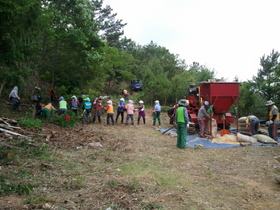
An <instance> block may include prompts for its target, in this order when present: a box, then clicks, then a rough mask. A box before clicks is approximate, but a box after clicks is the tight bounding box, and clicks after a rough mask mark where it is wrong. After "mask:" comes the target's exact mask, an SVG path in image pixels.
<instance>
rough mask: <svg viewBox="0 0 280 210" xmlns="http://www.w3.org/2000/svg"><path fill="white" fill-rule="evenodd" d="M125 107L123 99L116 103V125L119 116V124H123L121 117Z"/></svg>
mask: <svg viewBox="0 0 280 210" xmlns="http://www.w3.org/2000/svg"><path fill="white" fill-rule="evenodd" d="M125 106H126V103H125V102H124V98H121V99H120V102H119V103H118V109H117V116H116V123H117V122H118V118H119V116H120V115H121V123H123V116H124V111H125Z"/></svg>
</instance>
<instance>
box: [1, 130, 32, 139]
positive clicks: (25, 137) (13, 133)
mask: <svg viewBox="0 0 280 210" xmlns="http://www.w3.org/2000/svg"><path fill="white" fill-rule="evenodd" d="M0 131H3V132H7V133H9V134H12V135H15V136H19V137H22V138H24V139H27V140H29V141H31V140H32V139H31V138H30V137H28V136H24V135H21V134H19V133H15V132H12V131H9V130H5V129H3V128H0Z"/></svg>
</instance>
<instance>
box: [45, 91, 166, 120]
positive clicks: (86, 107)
mask: <svg viewBox="0 0 280 210" xmlns="http://www.w3.org/2000/svg"><path fill="white" fill-rule="evenodd" d="M58 101H59V109H58V110H57V109H55V108H54V106H53V105H52V103H49V104H48V105H46V106H45V107H44V108H43V109H42V117H43V118H47V117H48V116H49V115H50V113H51V111H53V110H54V111H58V115H61V114H64V113H66V112H67V107H68V103H67V102H66V101H65V99H64V97H60V98H59V99H58ZM69 107H70V109H71V110H72V111H73V112H74V113H75V114H76V115H77V114H78V109H79V107H81V109H82V114H81V116H82V122H84V123H90V122H93V123H95V121H96V120H98V123H101V110H105V111H106V114H107V116H106V123H107V125H110V124H111V125H114V124H115V123H117V122H118V120H119V118H120V122H121V123H124V120H125V124H126V125H128V124H129V123H131V125H134V113H135V112H136V111H137V112H138V119H137V124H138V125H139V124H140V121H141V118H142V120H143V124H146V113H145V106H144V102H143V101H142V100H140V101H139V102H138V105H137V106H135V105H134V102H133V101H132V100H128V103H126V102H125V99H124V98H120V100H119V102H118V104H117V114H116V118H114V106H113V102H112V100H108V101H107V102H106V106H103V104H102V99H101V98H95V100H94V101H93V102H91V100H90V98H89V97H86V98H85V99H83V102H82V103H81V102H80V101H79V100H77V97H76V96H72V97H71V104H70V106H69ZM160 111H161V106H160V104H159V101H155V107H154V123H153V124H154V125H155V123H156V120H158V122H159V125H160ZM124 113H126V116H125V115H124Z"/></svg>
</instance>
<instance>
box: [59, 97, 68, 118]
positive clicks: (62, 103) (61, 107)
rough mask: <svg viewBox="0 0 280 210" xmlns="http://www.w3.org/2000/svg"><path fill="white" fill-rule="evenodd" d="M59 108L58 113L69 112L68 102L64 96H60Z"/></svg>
mask: <svg viewBox="0 0 280 210" xmlns="http://www.w3.org/2000/svg"><path fill="white" fill-rule="evenodd" d="M58 100H59V109H58V113H57V114H58V115H62V114H64V113H66V112H67V102H66V101H65V100H64V97H63V96H61V97H59V99H58Z"/></svg>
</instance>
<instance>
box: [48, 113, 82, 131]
mask: <svg viewBox="0 0 280 210" xmlns="http://www.w3.org/2000/svg"><path fill="white" fill-rule="evenodd" d="M77 119H78V117H77V116H76V115H75V113H74V112H73V111H68V112H67V113H65V114H62V115H60V116H59V115H53V116H52V118H51V122H52V123H53V124H56V125H59V126H63V127H73V126H74V125H75V123H76V122H77Z"/></svg>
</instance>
